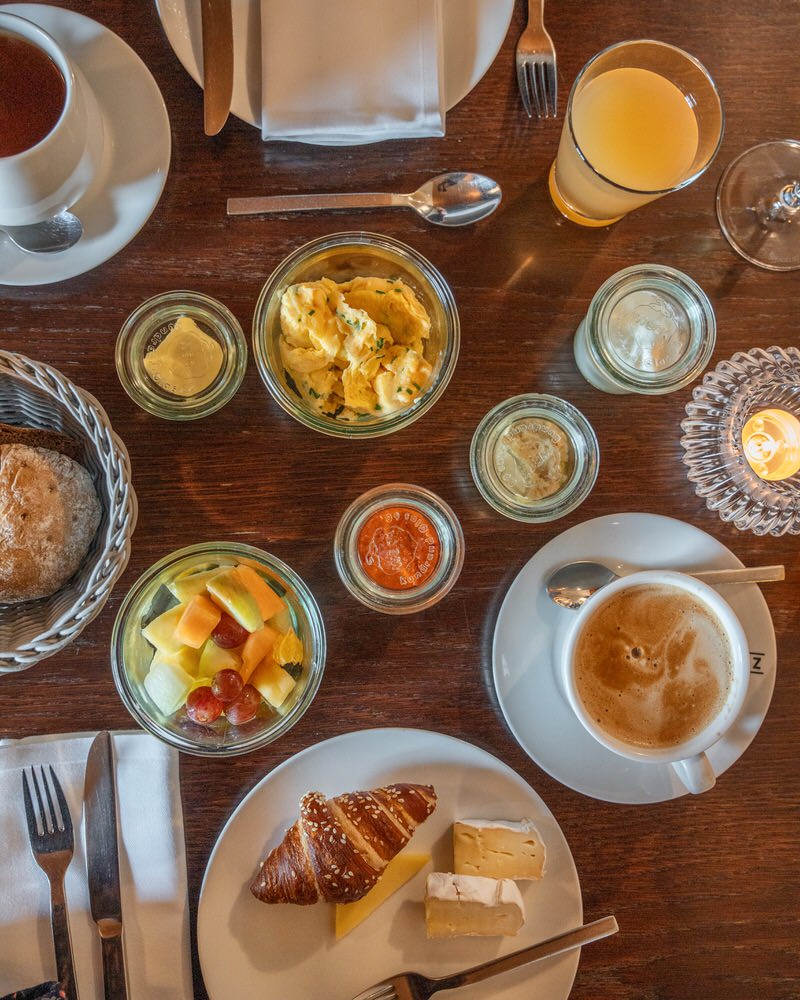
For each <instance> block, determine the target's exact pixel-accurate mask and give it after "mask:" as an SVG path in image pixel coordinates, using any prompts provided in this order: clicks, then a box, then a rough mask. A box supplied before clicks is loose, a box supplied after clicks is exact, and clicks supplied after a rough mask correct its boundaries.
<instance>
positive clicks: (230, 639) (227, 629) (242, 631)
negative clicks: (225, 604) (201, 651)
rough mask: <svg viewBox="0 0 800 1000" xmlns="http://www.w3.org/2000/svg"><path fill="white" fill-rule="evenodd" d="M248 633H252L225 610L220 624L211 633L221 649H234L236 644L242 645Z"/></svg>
mask: <svg viewBox="0 0 800 1000" xmlns="http://www.w3.org/2000/svg"><path fill="white" fill-rule="evenodd" d="M248 635H250V633H249V632H248V631H247V629H246V628H243V627H242V626H241V625H240V624H239V623H238V622H237V621H236V619H235V618H231V616H230V615H228V614H226V613H225V612H224V611H223V612H222V617H221V618H220V620H219V624H218V625H217V627H216V628H215V629H214V631H213V632H212V633H211V638H212V639H213V640H214V642H215V643H216V644H217V645H218V646H219V647H220V648H221V649H233V647H234V646H241V644H242V643H243V642H244V641H245V639H247V637H248Z"/></svg>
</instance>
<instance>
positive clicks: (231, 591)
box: [207, 567, 264, 632]
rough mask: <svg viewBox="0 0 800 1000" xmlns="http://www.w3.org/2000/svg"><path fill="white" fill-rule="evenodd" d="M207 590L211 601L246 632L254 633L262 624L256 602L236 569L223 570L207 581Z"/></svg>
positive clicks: (262, 617) (262, 620) (262, 618)
mask: <svg viewBox="0 0 800 1000" xmlns="http://www.w3.org/2000/svg"><path fill="white" fill-rule="evenodd" d="M207 590H208V593H209V596H210V597H211V599H212V600H213V601H214V602H215V603H216V604H218V605H219V606H220V607H221V608H222V609H223V611H227V612H228V614H229V615H230V616H231V618H234V619H235V620H236V621H237V622H238V623H239V624H240V625H241V626H242V628H246V629H247V631H248V632H255V631H256V630H257V629H260V628H261V626H262V625H263V624H264V616H263V615H262V614H261V611H260V610H259V607H258V602H257V601H256V599H255V597H253V595H252V594H251V593H250V591H249V590H248V589H247V587H245V585H244V584H243V583H242V580H241V577H240V576H239V575H238V573H237V568H236V567H234V568H233V569H226V570H223V572H222V573H218V574H217V575H216V576H215V577H213V578H212V579H211V580H209V581H208V584H207Z"/></svg>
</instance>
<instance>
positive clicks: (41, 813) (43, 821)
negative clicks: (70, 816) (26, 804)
mask: <svg viewBox="0 0 800 1000" xmlns="http://www.w3.org/2000/svg"><path fill="white" fill-rule="evenodd" d="M31 777H32V778H33V791H34V793H35V795H36V803H37V805H38V806H39V808H38V810H37V813H36V816H37V819H38V822H39V826H40V827H41V829H42V835H43V836H44V835H45V834H48V833H52V832H53V830H52V827H51V826H50V824H49V822H48V820H49V816H48V814H47V810H46V809H45V807H44V800H43V799H42V792H41V789H40V788H39V779H38V778H37V777H36V768H35V767H32V768H31ZM42 780H44V769H42Z"/></svg>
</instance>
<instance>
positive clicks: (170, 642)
mask: <svg viewBox="0 0 800 1000" xmlns="http://www.w3.org/2000/svg"><path fill="white" fill-rule="evenodd" d="M185 608H186V605H185V604H176V605H175V607H174V608H169V609H168V610H166V611H165V612H164V613H163V614H160V615H159V616H158V618H154V619H153V620H152V621H151V622H150V624H149V625H145V627H144V628H143V629H142V635H143V636H144V637H145V639H147V641H148V642H149V643H150V645H151V646H155V648H156V649H157V650H158V651H159V653H177V652H178V651H179V650H180V648H181V646H182V645H183V643H182V642H181V641H180V639H176V638H175V628H176V626H177V624H178V622H179V621H180V619H181V615H182V614H183V612H184V610H185Z"/></svg>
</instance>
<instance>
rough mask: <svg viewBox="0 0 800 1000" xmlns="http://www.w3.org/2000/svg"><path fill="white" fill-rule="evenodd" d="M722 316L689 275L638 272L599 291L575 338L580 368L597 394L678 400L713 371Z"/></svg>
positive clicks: (656, 269) (652, 267)
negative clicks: (700, 377)
mask: <svg viewBox="0 0 800 1000" xmlns="http://www.w3.org/2000/svg"><path fill="white" fill-rule="evenodd" d="M715 340H716V322H715V320H714V310H713V309H712V308H711V303H710V302H709V301H708V297H707V296H706V294H705V292H704V291H703V290H702V288H700V286H699V285H698V284H697V283H696V282H695V281H693V280H692V279H691V278H690V277H689V276H688V275H686V274H683V273H682V272H681V271H676V270H675V269H674V268H672V267H666V266H664V265H662V264H637V265H635V266H634V267H626V268H625V269H624V270H622V271H618V272H617V273H616V274H613V275H612V276H611V277H610V278H609V279H608V280H607V281H606V282H604V283H603V284H602V285H601V286H600V288H599V289H598V291H597V293H596V295H595V296H594V298H593V299H592V301H591V303H590V304H589V309H588V312H587V313H586V316H585V318H584V319H583V320H582V321H581V324H580V326H579V327H578V330H577V332H576V334H575V342H574V349H575V361H576V363H577V365H578V369H579V370H580V373H581V375H583V377H584V378H585V379H586V381H587V382H589V383H590V384H591V385H593V386H594V387H595V388H596V389H601V390H602V391H603V392H609V393H615V394H617V395H625V394H629V393H639V394H641V395H645V396H650V395H660V394H663V393H668V392H675V390H676V389H681V388H683V386H685V385H688V384H689V383H690V382H692V381H694V379H696V378H697V377H698V375H700V374H701V373H702V371H703V370H704V368H705V367H706V365H707V364H708V361H709V358H710V357H711V353H712V351H713V350H714V343H715Z"/></svg>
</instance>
